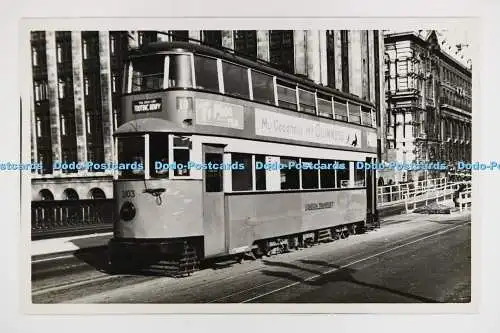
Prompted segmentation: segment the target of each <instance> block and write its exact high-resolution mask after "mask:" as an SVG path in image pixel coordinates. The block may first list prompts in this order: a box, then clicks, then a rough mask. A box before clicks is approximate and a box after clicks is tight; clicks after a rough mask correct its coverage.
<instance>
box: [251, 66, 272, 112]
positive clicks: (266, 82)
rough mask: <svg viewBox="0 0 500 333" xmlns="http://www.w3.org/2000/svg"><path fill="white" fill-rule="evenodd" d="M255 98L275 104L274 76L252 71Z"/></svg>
mask: <svg viewBox="0 0 500 333" xmlns="http://www.w3.org/2000/svg"><path fill="white" fill-rule="evenodd" d="M252 88H253V99H254V100H255V101H259V102H263V103H267V104H274V84H273V77H272V76H269V75H267V74H264V73H260V72H256V71H252Z"/></svg>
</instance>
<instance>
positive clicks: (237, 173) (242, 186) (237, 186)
mask: <svg viewBox="0 0 500 333" xmlns="http://www.w3.org/2000/svg"><path fill="white" fill-rule="evenodd" d="M231 162H232V163H238V165H241V166H243V167H242V168H238V169H233V170H232V172H231V179H232V184H233V191H251V190H252V187H253V185H252V181H253V178H252V169H253V168H252V155H249V154H237V153H234V154H231Z"/></svg>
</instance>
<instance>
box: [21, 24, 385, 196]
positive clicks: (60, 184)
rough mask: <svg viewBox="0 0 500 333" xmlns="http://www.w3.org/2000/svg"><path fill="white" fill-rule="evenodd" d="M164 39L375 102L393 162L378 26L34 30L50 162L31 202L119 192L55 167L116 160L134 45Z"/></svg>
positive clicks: (39, 133)
mask: <svg viewBox="0 0 500 333" xmlns="http://www.w3.org/2000/svg"><path fill="white" fill-rule="evenodd" d="M156 41H190V42H196V43H204V44H207V45H210V46H213V47H216V48H226V49H229V52H237V53H239V54H244V55H246V56H248V57H251V58H257V59H261V60H264V61H267V62H270V63H271V64H272V65H273V66H275V67H276V68H278V69H280V70H282V71H284V72H288V73H293V74H295V75H298V76H302V77H305V78H308V79H310V80H312V81H314V82H316V83H319V84H322V85H325V86H330V87H333V88H336V89H338V90H341V91H344V92H347V93H350V94H353V95H357V96H358V97H361V98H363V99H365V100H367V101H370V102H371V103H372V104H373V105H374V106H375V110H376V119H377V127H378V130H379V135H378V140H379V143H378V146H379V147H381V148H379V158H381V159H384V153H385V152H384V151H383V149H382V148H384V147H385V146H386V145H385V142H384V135H383V134H384V133H385V129H384V128H383V126H384V122H383V121H381V120H383V119H385V115H384V108H385V98H384V81H383V80H384V73H383V64H384V57H383V54H384V40H383V35H382V34H381V32H379V31H373V30H370V31H367V30H356V31H348V30H335V31H334V30H322V31H319V30H307V31H302V30H238V31H233V30H231V31H34V32H32V33H31V40H30V43H31V62H32V63H31V66H30V67H31V76H32V80H33V86H32V88H33V89H32V91H31V101H30V102H31V119H32V123H31V134H32V135H31V146H32V154H31V155H32V161H33V162H38V163H42V164H43V166H44V167H43V170H41V171H39V172H37V173H33V175H32V176H33V177H32V200H66V199H69V200H77V199H97V198H112V196H113V190H112V182H111V180H112V176H111V174H110V172H109V171H106V170H103V171H98V172H88V171H87V170H71V169H68V170H55V169H53V167H52V166H53V163H55V162H59V161H67V162H77V163H78V162H85V161H93V162H111V161H112V157H113V144H112V142H113V140H112V135H113V131H114V130H115V129H116V128H117V126H119V125H120V106H119V100H118V99H119V94H120V90H121V87H122V65H123V63H124V61H125V59H126V57H127V53H128V50H130V49H131V48H137V47H139V46H141V45H143V44H146V43H150V42H156Z"/></svg>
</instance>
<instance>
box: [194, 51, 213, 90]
mask: <svg viewBox="0 0 500 333" xmlns="http://www.w3.org/2000/svg"><path fill="white" fill-rule="evenodd" d="M194 73H195V77H196V86H197V88H199V89H204V90H210V91H215V92H219V77H218V72H217V60H216V59H213V58H208V57H203V56H198V55H196V56H194Z"/></svg>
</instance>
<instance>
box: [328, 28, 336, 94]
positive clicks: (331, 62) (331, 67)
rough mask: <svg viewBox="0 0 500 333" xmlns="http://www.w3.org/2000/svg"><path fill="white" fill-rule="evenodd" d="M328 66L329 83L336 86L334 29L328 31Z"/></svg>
mask: <svg viewBox="0 0 500 333" xmlns="http://www.w3.org/2000/svg"><path fill="white" fill-rule="evenodd" d="M326 68H327V69H326V70H327V78H328V83H327V84H328V86H330V87H333V88H335V34H334V31H333V30H327V31H326Z"/></svg>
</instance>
